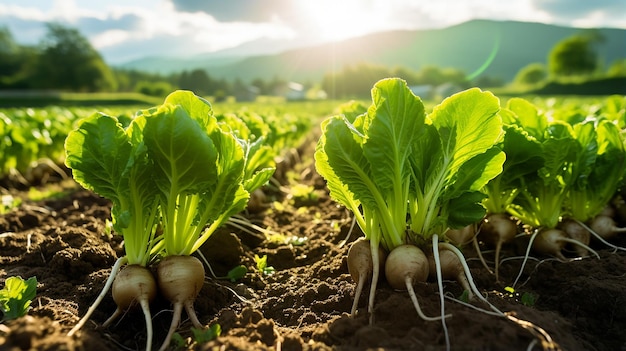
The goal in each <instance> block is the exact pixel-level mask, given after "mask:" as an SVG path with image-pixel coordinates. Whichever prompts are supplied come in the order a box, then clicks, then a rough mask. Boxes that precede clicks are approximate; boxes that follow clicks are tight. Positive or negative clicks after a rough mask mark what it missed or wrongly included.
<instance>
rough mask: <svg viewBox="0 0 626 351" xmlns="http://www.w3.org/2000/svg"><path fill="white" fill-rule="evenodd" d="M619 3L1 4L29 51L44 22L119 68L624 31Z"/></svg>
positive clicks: (254, 0)
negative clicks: (359, 43)
mask: <svg viewBox="0 0 626 351" xmlns="http://www.w3.org/2000/svg"><path fill="white" fill-rule="evenodd" d="M623 1H624V0H597V1H588V0H515V1H500V2H495V1H492V0H472V1H466V0H438V1H429V2H425V1H422V0H317V1H311V0H211V1H200V0H156V1H154V0H109V1H77V0H54V1H46V0H30V1H23V0H2V4H0V25H6V26H8V27H9V29H10V30H11V32H12V33H13V35H14V37H15V38H16V40H17V41H18V42H20V43H25V44H34V43H37V42H38V40H39V39H41V37H42V36H43V35H44V34H45V26H44V23H45V22H49V21H56V22H61V23H64V24H67V25H70V26H73V27H76V28H77V29H78V30H79V31H80V32H81V33H83V34H84V35H85V36H87V37H88V38H89V39H90V40H91V41H92V43H93V45H94V47H96V48H97V49H98V50H101V53H102V54H103V56H104V57H105V59H107V61H109V62H111V63H119V62H122V61H124V60H127V59H128V58H131V57H132V58H137V57H141V56H146V55H147V54H151V55H177V54H180V55H189V54H193V53H200V52H207V51H214V50H220V49H225V48H229V47H234V46H237V45H240V44H242V43H245V42H247V41H251V40H255V39H260V38H273V39H280V38H283V39H292V40H293V39H296V40H298V41H300V42H308V41H307V40H312V39H314V38H315V36H317V39H318V40H319V39H321V38H323V39H341V38H344V37H348V36H354V35H359V34H362V33H365V32H372V31H375V30H391V29H425V28H441V27H445V26H449V25H454V24H458V23H460V22H463V21H467V20H470V19H474V18H483V19H484V18H490V19H496V20H520V21H531V22H546V23H554V24H561V25H562V24H570V25H576V26H582V27H621V28H626V5H624V2H623ZM620 5H621V6H620ZM332 9H335V10H336V12H329V11H331V10H332ZM311 14H313V15H311Z"/></svg>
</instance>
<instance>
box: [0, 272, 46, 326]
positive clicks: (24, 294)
mask: <svg viewBox="0 0 626 351" xmlns="http://www.w3.org/2000/svg"><path fill="white" fill-rule="evenodd" d="M36 290H37V278H36V277H31V278H28V280H24V279H22V278H21V277H10V278H7V280H6V281H5V283H4V288H3V289H2V290H0V310H2V313H3V315H4V317H3V318H2V320H3V321H5V320H10V319H15V318H19V317H22V316H24V315H25V314H26V312H28V310H29V309H30V304H31V302H32V300H33V299H34V298H35V294H36Z"/></svg>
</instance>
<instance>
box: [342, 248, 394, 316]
mask: <svg viewBox="0 0 626 351" xmlns="http://www.w3.org/2000/svg"><path fill="white" fill-rule="evenodd" d="M385 258H386V254H385V251H384V250H383V249H382V248H380V247H379V249H378V262H379V267H383V266H384V263H385ZM373 270H374V261H373V260H372V251H371V247H370V241H369V240H366V239H365V238H359V239H358V240H356V241H355V242H353V243H352V245H351V246H350V249H349V250H348V272H349V273H350V276H351V277H352V280H354V282H355V283H356V284H357V286H356V290H355V292H354V302H353V303H352V309H351V310H350V314H351V315H352V316H354V315H355V314H356V309H357V306H358V304H359V297H360V296H361V291H362V290H363V286H364V285H365V282H367V281H368V280H370V277H371V276H372V273H373ZM370 312H372V311H370Z"/></svg>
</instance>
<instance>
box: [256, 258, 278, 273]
mask: <svg viewBox="0 0 626 351" xmlns="http://www.w3.org/2000/svg"><path fill="white" fill-rule="evenodd" d="M254 262H256V268H257V270H258V271H259V273H261V274H263V275H272V274H274V272H275V271H276V270H275V269H274V267H272V266H268V265H267V255H263V257H259V256H258V255H254Z"/></svg>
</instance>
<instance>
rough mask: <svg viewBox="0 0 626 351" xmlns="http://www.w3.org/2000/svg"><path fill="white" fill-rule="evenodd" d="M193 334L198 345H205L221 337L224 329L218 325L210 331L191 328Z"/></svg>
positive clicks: (209, 329)
mask: <svg viewBox="0 0 626 351" xmlns="http://www.w3.org/2000/svg"><path fill="white" fill-rule="evenodd" d="M191 332H192V333H193V338H194V340H195V341H196V343H198V344H204V343H205V342H209V341H211V340H213V339H215V338H217V337H218V336H220V334H221V333H222V327H221V326H220V325H219V324H217V323H216V324H213V325H212V326H211V327H210V328H208V329H198V328H191Z"/></svg>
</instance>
